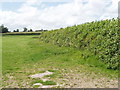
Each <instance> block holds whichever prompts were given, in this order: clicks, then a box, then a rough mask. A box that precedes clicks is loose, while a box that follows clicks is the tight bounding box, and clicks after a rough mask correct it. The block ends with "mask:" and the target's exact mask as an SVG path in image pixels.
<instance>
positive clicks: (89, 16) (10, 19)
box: [0, 0, 118, 30]
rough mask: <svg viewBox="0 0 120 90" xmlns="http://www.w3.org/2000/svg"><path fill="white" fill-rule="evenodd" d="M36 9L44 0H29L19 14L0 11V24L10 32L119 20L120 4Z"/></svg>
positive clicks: (83, 1) (103, 1) (91, 2)
mask: <svg viewBox="0 0 120 90" xmlns="http://www.w3.org/2000/svg"><path fill="white" fill-rule="evenodd" d="M53 3H54V2H53ZM35 5H36V6H37V5H38V6H42V5H43V4H42V1H41V0H34V1H33V0H27V1H26V3H24V4H23V5H22V6H21V8H19V9H18V11H17V12H13V11H0V24H5V25H6V26H8V27H9V28H10V29H11V30H13V29H17V28H23V27H28V28H32V29H41V28H43V29H55V28H61V27H66V26H70V25H74V24H80V23H84V22H88V21H94V20H100V19H107V18H116V17H117V11H118V10H117V5H118V0H74V1H73V2H68V3H65V4H60V5H58V6H51V7H46V8H44V9H40V8H38V7H35Z"/></svg>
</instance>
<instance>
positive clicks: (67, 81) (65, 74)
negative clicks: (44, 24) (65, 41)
mask: <svg viewBox="0 0 120 90" xmlns="http://www.w3.org/2000/svg"><path fill="white" fill-rule="evenodd" d="M32 37H34V36H32V35H29V36H3V37H2V54H3V55H2V70H3V71H2V73H3V87H6V88H10V87H11V88H13V87H19V88H23V87H27V88H29V87H33V86H32V84H33V83H34V82H37V81H38V79H37V80H36V79H31V78H30V77H29V75H32V74H36V73H40V72H44V71H47V70H49V71H53V72H54V74H53V75H48V76H46V77H49V78H50V80H51V82H52V81H53V82H56V83H59V84H62V87H104V88H106V87H117V76H118V72H117V70H109V69H106V68H105V67H106V65H105V64H104V63H102V62H100V61H98V60H97V57H94V56H90V57H89V58H87V59H86V58H85V57H84V58H82V53H86V54H88V53H89V52H88V51H85V50H84V52H82V51H79V50H76V49H74V48H69V47H58V46H55V45H51V44H46V43H44V42H42V41H40V40H39V38H32ZM88 81H89V82H88ZM41 82H42V81H41ZM53 82H52V83H53ZM80 82H81V83H80ZM85 82H87V83H85ZM88 83H91V85H92V86H90V85H88ZM46 84H48V82H47V83H46ZM50 84H51V83H50Z"/></svg>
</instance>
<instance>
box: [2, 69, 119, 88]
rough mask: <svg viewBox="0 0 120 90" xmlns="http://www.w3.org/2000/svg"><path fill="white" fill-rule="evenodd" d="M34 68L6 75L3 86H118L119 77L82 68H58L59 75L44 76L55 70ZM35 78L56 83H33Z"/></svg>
mask: <svg viewBox="0 0 120 90" xmlns="http://www.w3.org/2000/svg"><path fill="white" fill-rule="evenodd" d="M52 69H54V68H52ZM55 69H56V68H55ZM34 70H36V71H34V72H32V71H33V70H32V69H31V70H30V71H29V72H28V70H26V71H24V72H22V71H21V73H16V72H14V73H9V74H6V75H4V77H3V88H33V87H34V86H38V87H37V88H53V87H61V88H118V79H117V78H110V77H106V76H103V75H101V74H100V75H98V74H96V73H94V72H85V71H81V70H80V68H78V69H75V68H74V69H68V68H67V69H60V68H57V70H59V71H60V74H61V75H60V76H59V75H56V76H57V77H44V76H46V75H52V74H54V72H50V71H47V69H44V70H45V72H44V73H38V72H39V71H40V68H38V70H37V69H34ZM30 72H31V73H30ZM35 73H37V74H35ZM31 74H32V75H31ZM33 79H37V80H39V79H40V80H42V81H43V82H46V81H49V80H51V81H55V82H56V85H43V84H42V83H33V84H32V85H31V82H32V81H33Z"/></svg>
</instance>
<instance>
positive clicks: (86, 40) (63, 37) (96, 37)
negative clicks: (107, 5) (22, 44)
mask: <svg viewBox="0 0 120 90" xmlns="http://www.w3.org/2000/svg"><path fill="white" fill-rule="evenodd" d="M119 32H120V29H119V27H118V19H110V20H108V19H107V20H102V21H93V22H90V23H89V22H88V23H85V24H81V25H74V26H72V27H66V28H61V29H58V30H52V31H48V32H44V33H42V34H41V35H40V40H42V41H44V42H46V43H51V44H55V45H58V46H60V47H61V46H66V47H74V48H76V49H79V50H89V51H90V52H91V54H93V55H96V56H98V57H99V60H101V61H103V62H104V63H105V64H107V68H108V69H118V64H119V58H118V55H119V34H118V33H119Z"/></svg>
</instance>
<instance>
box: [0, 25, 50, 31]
mask: <svg viewBox="0 0 120 90" xmlns="http://www.w3.org/2000/svg"><path fill="white" fill-rule="evenodd" d="M44 31H48V30H43V29H41V30H35V32H44ZM7 32H10V31H8V28H7V27H5V26H4V25H1V26H0V33H7ZM13 32H20V30H19V29H16V30H13ZM22 32H33V30H32V29H27V28H26V27H24V28H23V31H22Z"/></svg>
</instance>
